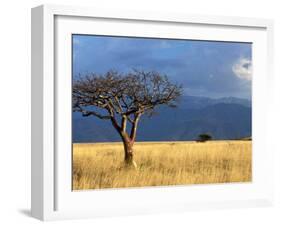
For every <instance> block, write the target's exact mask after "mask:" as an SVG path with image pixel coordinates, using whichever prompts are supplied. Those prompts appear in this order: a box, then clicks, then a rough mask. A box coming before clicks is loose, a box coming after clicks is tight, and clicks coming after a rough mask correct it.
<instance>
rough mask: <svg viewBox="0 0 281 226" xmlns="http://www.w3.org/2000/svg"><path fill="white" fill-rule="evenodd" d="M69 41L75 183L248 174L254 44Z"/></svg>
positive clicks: (221, 179)
mask: <svg viewBox="0 0 281 226" xmlns="http://www.w3.org/2000/svg"><path fill="white" fill-rule="evenodd" d="M71 45H72V46H71V48H72V54H71V57H72V91H71V94H70V95H72V106H71V107H72V109H71V112H72V190H74V191H76V190H77V191H78V190H90V189H110V188H111V189H113V188H115V189H116V188H141V187H152V186H175V185H177V186H192V185H195V184H197V185H198V184H223V183H249V182H251V181H252V70H253V68H252V43H250V42H230V41H222V40H218V41H214V40H192V39H168V38H155V37H126V36H105V35H92V34H72V42H71Z"/></svg>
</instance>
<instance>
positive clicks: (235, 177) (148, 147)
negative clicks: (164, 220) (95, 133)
mask: <svg viewBox="0 0 281 226" xmlns="http://www.w3.org/2000/svg"><path fill="white" fill-rule="evenodd" d="M134 150H135V161H136V162H137V164H138V169H137V170H135V169H127V168H125V167H124V164H123V146H122V144H121V143H97V144H73V189H74V190H81V189H100V188H121V187H142V186H160V185H185V184H207V183H227V182H249V181H251V177H252V173H251V172H252V165H251V163H252V142H251V141H209V142H206V143H198V142H158V143H156V142H143V143H142V142H139V143H136V144H135V146H134Z"/></svg>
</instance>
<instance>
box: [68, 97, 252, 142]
mask: <svg viewBox="0 0 281 226" xmlns="http://www.w3.org/2000/svg"><path fill="white" fill-rule="evenodd" d="M157 112H158V114H157V115H154V116H152V117H151V118H149V117H147V116H142V118H141V120H140V122H139V127H138V133H137V141H185V140H186V141H188V140H196V139H197V137H198V135H199V134H201V133H208V134H210V135H211V136H212V137H213V139H217V140H223V139H240V138H244V137H251V133H252V131H251V127H252V116H251V115H252V109H251V101H249V100H246V99H240V98H235V97H226V98H219V99H211V98H208V97H195V96H184V97H182V98H181V100H180V102H179V105H178V107H177V108H169V107H166V106H161V107H159V108H158V110H157ZM114 141H120V138H119V135H118V134H117V132H116V131H115V130H114V128H113V127H112V125H111V123H110V122H109V121H107V120H101V119H98V118H95V117H82V116H81V115H80V114H79V113H74V114H73V142H75V143H76V142H77V143H80V142H114Z"/></svg>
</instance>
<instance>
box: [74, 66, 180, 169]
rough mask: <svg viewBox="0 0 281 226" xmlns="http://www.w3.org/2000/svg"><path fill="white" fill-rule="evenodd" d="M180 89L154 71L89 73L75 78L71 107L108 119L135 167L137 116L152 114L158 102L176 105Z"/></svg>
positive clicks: (86, 114)
mask: <svg viewBox="0 0 281 226" xmlns="http://www.w3.org/2000/svg"><path fill="white" fill-rule="evenodd" d="M181 92H182V88H181V86H179V85H177V84H173V83H171V82H170V81H169V80H168V78H167V76H165V75H161V74H160V73H158V72H154V71H152V72H145V71H138V70H133V71H132V72H129V73H127V74H119V73H118V72H116V71H109V72H107V73H105V74H104V75H98V74H95V73H92V74H88V75H86V76H83V77H81V76H80V78H78V79H76V80H74V82H73V91H72V95H73V111H76V112H81V113H82V115H83V116H85V117H87V116H95V117H98V118H100V119H104V120H110V121H111V123H112V125H113V127H114V128H115V129H116V131H117V132H118V134H119V135H120V137H121V139H122V141H123V145H124V152H125V163H126V164H128V165H133V166H135V167H136V163H135V162H134V159H133V156H134V151H133V145H134V142H135V140H136V134H137V126H138V122H139V120H140V117H141V116H142V115H143V114H148V115H149V116H151V115H153V113H154V112H155V108H156V106H159V105H168V106H170V107H175V106H176V101H177V99H178V97H179V96H180V95H181ZM127 122H129V123H130V125H129V126H128V127H127ZM127 130H129V131H127Z"/></svg>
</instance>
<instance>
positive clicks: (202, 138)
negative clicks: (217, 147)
mask: <svg viewBox="0 0 281 226" xmlns="http://www.w3.org/2000/svg"><path fill="white" fill-rule="evenodd" d="M208 140H212V136H211V135H209V134H207V133H202V134H200V135H199V136H198V139H197V141H198V142H205V141H208Z"/></svg>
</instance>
